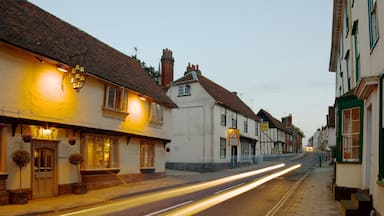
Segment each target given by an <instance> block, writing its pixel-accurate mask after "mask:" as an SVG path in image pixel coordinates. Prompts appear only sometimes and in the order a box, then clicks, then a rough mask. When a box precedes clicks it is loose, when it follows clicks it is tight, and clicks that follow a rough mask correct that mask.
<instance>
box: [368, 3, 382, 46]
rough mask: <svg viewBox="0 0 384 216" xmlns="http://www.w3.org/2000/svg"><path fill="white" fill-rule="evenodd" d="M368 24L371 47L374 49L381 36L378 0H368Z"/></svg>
mask: <svg viewBox="0 0 384 216" xmlns="http://www.w3.org/2000/svg"><path fill="white" fill-rule="evenodd" d="M368 26H369V47H370V48H371V50H373V49H374V47H375V45H376V43H377V41H378V40H379V38H380V34H379V33H380V32H379V24H378V14H377V1H376V0H368Z"/></svg>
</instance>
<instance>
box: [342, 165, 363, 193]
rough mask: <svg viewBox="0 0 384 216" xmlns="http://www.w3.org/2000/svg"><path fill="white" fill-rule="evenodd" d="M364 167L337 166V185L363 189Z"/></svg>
mask: <svg viewBox="0 0 384 216" xmlns="http://www.w3.org/2000/svg"><path fill="white" fill-rule="evenodd" d="M361 175H362V166H361V165H360V164H341V163H338V164H336V185H337V186H339V187H350V188H361V186H362V181H361Z"/></svg>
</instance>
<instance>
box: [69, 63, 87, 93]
mask: <svg viewBox="0 0 384 216" xmlns="http://www.w3.org/2000/svg"><path fill="white" fill-rule="evenodd" d="M85 75H86V74H85V71H84V67H82V66H80V65H76V66H75V67H74V68H72V72H71V74H70V81H71V84H72V87H73V89H75V90H76V91H77V92H79V91H80V89H81V88H82V87H83V86H84V82H85Z"/></svg>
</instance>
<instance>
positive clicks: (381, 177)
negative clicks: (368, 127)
mask: <svg viewBox="0 0 384 216" xmlns="http://www.w3.org/2000/svg"><path fill="white" fill-rule="evenodd" d="M383 91H384V75H382V76H381V77H380V108H379V119H380V121H379V129H380V130H379V174H378V183H380V184H382V185H384V128H383V127H384V122H383V117H384V116H383V102H384V98H383V97H384V92H383Z"/></svg>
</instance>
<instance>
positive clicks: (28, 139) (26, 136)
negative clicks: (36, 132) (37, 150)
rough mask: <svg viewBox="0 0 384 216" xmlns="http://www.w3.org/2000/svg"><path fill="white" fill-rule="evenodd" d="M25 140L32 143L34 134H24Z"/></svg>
mask: <svg viewBox="0 0 384 216" xmlns="http://www.w3.org/2000/svg"><path fill="white" fill-rule="evenodd" d="M22 137H23V141H24V142H26V143H30V142H31V141H32V136H31V135H30V134H26V135H23V136H22Z"/></svg>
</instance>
